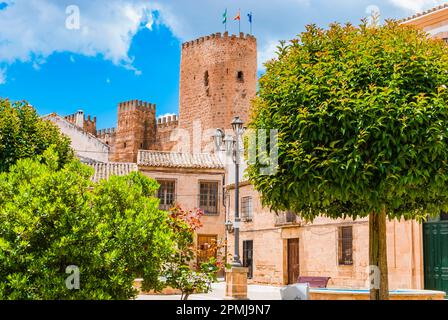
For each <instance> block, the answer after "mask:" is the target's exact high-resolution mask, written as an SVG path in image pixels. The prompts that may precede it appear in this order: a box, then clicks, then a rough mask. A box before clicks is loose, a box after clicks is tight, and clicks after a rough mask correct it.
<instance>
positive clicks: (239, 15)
mask: <svg viewBox="0 0 448 320" xmlns="http://www.w3.org/2000/svg"><path fill="white" fill-rule="evenodd" d="M233 20H238V21H241V11H238V14H237V15H236V17H235V18H233Z"/></svg>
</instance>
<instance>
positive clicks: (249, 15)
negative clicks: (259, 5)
mask: <svg viewBox="0 0 448 320" xmlns="http://www.w3.org/2000/svg"><path fill="white" fill-rule="evenodd" d="M247 17H248V18H249V23H250V34H252V21H253V15H252V12H251V13H248V14H247Z"/></svg>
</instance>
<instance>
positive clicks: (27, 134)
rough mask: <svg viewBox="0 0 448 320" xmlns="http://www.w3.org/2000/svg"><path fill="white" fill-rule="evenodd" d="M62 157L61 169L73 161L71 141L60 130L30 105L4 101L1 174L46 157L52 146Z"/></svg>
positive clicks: (0, 132) (0, 121)
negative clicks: (20, 162) (24, 161)
mask: <svg viewBox="0 0 448 320" xmlns="http://www.w3.org/2000/svg"><path fill="white" fill-rule="evenodd" d="M52 145H53V146H54V148H55V151H56V152H57V153H58V154H59V168H62V166H63V165H64V164H65V163H67V162H69V161H70V160H71V159H72V158H73V151H72V150H71V148H70V139H68V138H67V137H65V136H63V135H62V134H61V133H60V131H59V128H57V127H56V126H54V125H53V124H52V123H51V122H49V121H45V120H42V119H41V118H40V117H39V115H38V114H37V112H36V110H35V109H34V108H33V107H32V106H30V105H29V104H28V103H27V102H25V101H22V102H16V103H11V102H10V101H9V100H8V99H2V98H0V172H4V171H7V170H8V169H9V167H10V166H12V165H13V164H15V163H16V162H17V161H18V160H19V159H24V158H32V157H35V156H36V155H42V154H43V153H44V151H45V150H47V149H48V148H49V147H50V146H52Z"/></svg>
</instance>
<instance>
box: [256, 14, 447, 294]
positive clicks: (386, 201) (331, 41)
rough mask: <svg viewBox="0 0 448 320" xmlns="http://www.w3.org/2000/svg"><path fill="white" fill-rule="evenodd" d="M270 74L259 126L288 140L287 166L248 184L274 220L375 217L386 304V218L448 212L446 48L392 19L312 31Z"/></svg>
mask: <svg viewBox="0 0 448 320" xmlns="http://www.w3.org/2000/svg"><path fill="white" fill-rule="evenodd" d="M266 68H267V69H266V73H265V75H264V76H263V77H262V78H261V80H260V88H259V93H258V97H257V98H256V99H255V101H254V108H253V115H252V123H251V127H252V128H254V129H277V130H278V131H279V137H278V150H279V154H278V163H279V164H278V168H277V169H278V170H277V172H276V173H275V174H273V175H261V174H260V169H261V168H262V167H263V164H262V163H259V162H256V163H254V164H252V165H250V166H249V169H248V175H249V178H250V181H251V182H252V183H253V185H254V186H255V188H256V189H257V190H258V191H259V192H260V193H261V196H262V201H263V203H264V205H267V206H269V207H271V208H272V209H273V210H292V211H294V212H296V213H298V214H300V215H301V216H302V217H303V218H305V219H307V220H313V219H314V218H315V217H317V216H326V217H330V218H354V219H356V218H363V217H369V233H370V248H369V262H370V265H371V266H377V267H378V268H379V270H380V277H381V279H380V280H381V281H380V287H379V288H372V289H371V299H388V278H387V255H386V253H387V252H386V248H387V247H386V220H387V218H389V219H394V218H404V219H417V220H421V219H424V218H425V217H426V216H427V215H438V214H440V213H441V212H442V211H445V210H448V188H447V186H448V185H447V182H448V121H447V120H448V90H447V85H448V48H447V46H446V44H445V43H443V42H442V41H440V40H432V39H429V37H428V35H427V34H426V33H424V32H423V31H420V30H417V29H415V28H412V27H409V26H402V25H399V24H398V23H397V22H392V21H389V22H387V23H386V24H385V25H383V26H380V27H369V26H367V24H365V23H363V24H361V25H360V26H353V25H350V24H347V25H339V24H333V25H331V26H330V27H329V28H328V29H326V30H324V29H321V28H318V27H316V26H315V25H310V26H308V27H307V29H306V31H305V32H303V33H302V34H301V35H300V36H299V37H298V39H294V40H292V41H290V42H289V43H281V45H280V46H279V48H278V56H277V58H276V59H273V60H272V61H270V62H268V63H267V64H266Z"/></svg>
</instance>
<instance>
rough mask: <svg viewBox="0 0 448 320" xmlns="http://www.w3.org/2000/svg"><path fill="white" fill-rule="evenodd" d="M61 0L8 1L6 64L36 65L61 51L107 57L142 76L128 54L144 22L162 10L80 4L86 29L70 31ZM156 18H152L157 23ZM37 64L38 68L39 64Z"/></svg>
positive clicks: (138, 2) (138, 1) (2, 52)
mask: <svg viewBox="0 0 448 320" xmlns="http://www.w3.org/2000/svg"><path fill="white" fill-rule="evenodd" d="M63 2H65V1H60V0H14V1H12V0H8V1H7V3H8V6H7V7H6V8H5V9H4V10H1V11H0V39H1V40H0V62H3V63H7V64H12V63H14V62H17V61H19V62H31V63H33V64H34V65H35V66H38V65H39V64H40V61H43V60H45V59H46V58H47V57H48V56H50V55H51V54H53V53H55V52H71V53H74V54H80V55H85V56H96V55H102V56H103V57H104V59H106V60H110V61H112V62H113V63H114V64H116V65H120V66H124V67H126V68H128V69H130V70H132V71H134V72H136V73H139V72H138V70H135V68H134V67H133V66H132V58H130V57H129V56H128V51H129V48H130V45H131V42H132V39H133V37H134V35H135V34H136V33H137V32H138V31H139V30H140V28H142V27H143V26H142V25H141V24H142V22H144V21H146V24H148V23H149V21H150V19H149V18H148V17H147V15H148V13H150V11H148V10H152V9H155V8H156V5H155V3H150V2H149V1H144V0H133V1H130V0H124V1H122V0H99V1H88V0H78V1H77V6H78V7H79V9H80V23H81V25H80V29H79V30H77V29H70V28H66V20H67V18H68V15H67V14H66V11H65V9H66V7H67V6H68V3H65V4H64V3H63ZM151 19H152V18H151ZM36 62H37V64H36Z"/></svg>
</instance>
